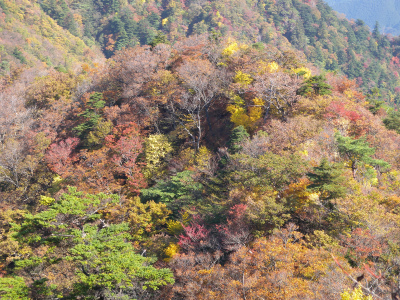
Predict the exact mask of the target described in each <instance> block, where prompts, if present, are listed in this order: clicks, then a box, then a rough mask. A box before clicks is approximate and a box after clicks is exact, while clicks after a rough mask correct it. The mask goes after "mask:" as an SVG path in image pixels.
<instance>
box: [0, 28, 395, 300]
mask: <svg viewBox="0 0 400 300" xmlns="http://www.w3.org/2000/svg"><path fill="white" fill-rule="evenodd" d="M33 69H34V70H37V69H35V68H33ZM318 73H319V71H318V70H315V69H313V70H310V69H308V68H307V66H306V65H305V63H304V57H303V56H297V55H296V53H294V52H293V51H281V50H279V49H278V48H276V47H273V46H271V44H264V43H258V44H254V43H251V44H245V43H240V42H238V41H235V40H233V38H231V37H226V38H218V37H216V36H215V35H207V34H203V35H200V36H190V37H188V38H182V39H181V40H180V41H177V42H176V43H174V44H173V45H168V44H163V43H159V44H157V45H154V46H153V47H151V46H135V47H130V48H127V49H123V50H121V51H118V52H117V53H116V55H114V56H113V57H112V59H110V60H108V61H107V63H106V64H104V65H103V66H98V67H96V68H89V67H88V68H84V69H83V70H79V72H77V73H74V72H73V70H70V71H69V72H68V73H66V72H59V71H57V70H53V71H52V72H49V73H48V74H47V75H46V76H41V77H38V78H36V80H34V81H33V82H31V83H29V82H28V83H27V81H26V80H25V77H24V74H25V73H22V74H20V75H19V76H16V78H14V80H13V81H12V82H11V83H8V84H3V83H2V82H0V84H1V89H0V107H1V108H2V109H0V297H1V299H7V300H11V299H12V300H30V299H32V300H36V299H43V300H53V299H87V300H97V299H104V300H125V299H160V300H166V299H170V300H183V299H200V300H203V299H204V300H207V299H231V300H242V299H244V298H246V299H249V300H257V299H268V300H277V299H278V300H285V299H299V300H300V299H301V300H315V299H318V300H337V299H363V300H375V299H376V300H378V299H384V300H389V299H396V298H398V297H399V296H400V290H399V284H400V278H399V276H398V274H399V273H400V265H399V253H400V252H399V251H400V238H399V237H400V211H399V205H400V190H399V186H400V153H399V148H400V135H399V132H400V113H399V112H393V113H390V114H389V115H388V114H387V112H386V111H385V109H383V108H382V107H380V106H381V104H382V103H380V104H379V103H378V102H376V101H375V100H376V98H374V97H366V96H365V95H363V94H362V93H361V92H360V91H359V88H358V86H357V85H356V83H355V82H354V81H352V80H349V79H347V78H346V77H344V76H342V75H341V76H340V75H337V74H334V73H327V74H326V76H322V75H318ZM366 100H368V101H366ZM355 282H356V283H357V285H355ZM244 294H245V297H244Z"/></svg>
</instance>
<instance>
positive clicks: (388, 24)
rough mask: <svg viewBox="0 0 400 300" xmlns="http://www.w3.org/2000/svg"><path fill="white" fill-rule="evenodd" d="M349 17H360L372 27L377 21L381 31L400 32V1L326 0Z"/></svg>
mask: <svg viewBox="0 0 400 300" xmlns="http://www.w3.org/2000/svg"><path fill="white" fill-rule="evenodd" d="M326 2H327V3H328V4H329V5H331V6H332V8H333V9H334V10H336V11H338V12H340V13H344V14H345V15H346V17H347V18H349V19H361V20H363V21H365V23H366V24H367V25H368V26H369V27H370V28H371V29H372V28H374V27H375V24H376V22H379V24H380V26H381V31H383V32H385V33H391V34H393V35H399V34H400V3H399V1H396V0H380V1H374V0H366V1H364V0H326Z"/></svg>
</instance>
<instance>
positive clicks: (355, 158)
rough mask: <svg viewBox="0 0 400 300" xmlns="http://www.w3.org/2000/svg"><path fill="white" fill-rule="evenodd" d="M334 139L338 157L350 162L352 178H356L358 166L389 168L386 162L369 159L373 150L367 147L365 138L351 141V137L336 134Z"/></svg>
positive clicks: (373, 152)
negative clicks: (367, 165)
mask: <svg viewBox="0 0 400 300" xmlns="http://www.w3.org/2000/svg"><path fill="white" fill-rule="evenodd" d="M335 138H336V142H337V145H338V150H339V153H340V155H341V156H342V157H343V158H345V159H348V160H349V161H350V168H351V170H352V172H353V177H354V178H355V177H356V173H357V168H358V166H359V165H360V164H369V165H372V166H375V167H381V168H384V169H386V168H389V167H390V165H389V164H388V163H387V162H385V161H383V160H380V159H373V158H372V157H371V156H372V155H374V154H375V149H374V148H371V147H370V146H369V145H368V143H367V141H366V139H365V137H363V138H360V139H352V138H351V137H348V136H342V135H341V134H340V133H336V134H335Z"/></svg>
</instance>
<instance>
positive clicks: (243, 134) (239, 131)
mask: <svg viewBox="0 0 400 300" xmlns="http://www.w3.org/2000/svg"><path fill="white" fill-rule="evenodd" d="M248 137H250V135H249V134H248V133H247V131H246V128H244V126H242V125H240V126H238V127H235V128H234V129H233V130H232V133H231V137H230V139H229V141H228V151H229V153H231V154H235V153H238V152H239V151H240V150H242V145H241V143H242V142H243V141H244V140H245V139H247V138H248Z"/></svg>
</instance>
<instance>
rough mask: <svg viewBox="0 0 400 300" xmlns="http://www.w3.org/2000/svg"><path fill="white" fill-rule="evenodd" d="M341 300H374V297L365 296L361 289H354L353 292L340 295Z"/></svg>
mask: <svg viewBox="0 0 400 300" xmlns="http://www.w3.org/2000/svg"><path fill="white" fill-rule="evenodd" d="M340 298H341V300H372V299H373V298H372V296H366V295H364V293H363V291H362V289H361V287H358V288H356V289H354V290H353V291H351V292H349V291H345V292H343V293H341V294H340Z"/></svg>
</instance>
